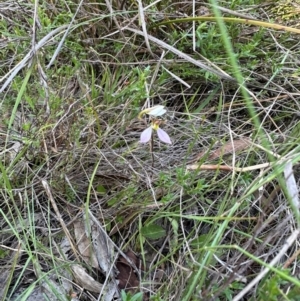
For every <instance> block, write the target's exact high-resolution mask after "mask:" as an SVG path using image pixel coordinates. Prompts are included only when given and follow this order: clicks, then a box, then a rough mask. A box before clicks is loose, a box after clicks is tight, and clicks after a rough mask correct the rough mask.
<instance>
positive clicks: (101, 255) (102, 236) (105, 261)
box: [91, 223, 114, 276]
mask: <svg viewBox="0 0 300 301" xmlns="http://www.w3.org/2000/svg"><path fill="white" fill-rule="evenodd" d="M91 234H92V239H93V246H94V250H95V254H96V258H97V261H98V264H99V266H100V268H101V269H102V270H103V272H104V273H105V275H106V276H108V275H109V274H110V272H111V266H112V264H113V261H114V260H113V256H114V245H113V243H112V241H111V239H110V237H109V236H108V235H107V233H106V232H105V231H104V230H103V229H102V228H100V227H99V226H98V225H96V224H94V223H93V224H92V233H91ZM110 276H112V274H110Z"/></svg>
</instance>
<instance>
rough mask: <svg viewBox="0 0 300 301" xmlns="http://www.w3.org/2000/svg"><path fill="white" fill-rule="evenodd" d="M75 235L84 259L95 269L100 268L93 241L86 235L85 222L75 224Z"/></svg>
mask: <svg viewBox="0 0 300 301" xmlns="http://www.w3.org/2000/svg"><path fill="white" fill-rule="evenodd" d="M74 234H75V238H76V243H77V247H78V250H79V252H80V254H81V256H82V259H83V260H84V261H85V262H86V263H87V264H88V265H91V266H92V267H93V268H99V265H98V261H97V257H96V255H95V252H94V250H93V248H92V244H91V239H90V238H88V237H87V235H86V231H85V225H84V221H82V220H81V221H76V222H74Z"/></svg>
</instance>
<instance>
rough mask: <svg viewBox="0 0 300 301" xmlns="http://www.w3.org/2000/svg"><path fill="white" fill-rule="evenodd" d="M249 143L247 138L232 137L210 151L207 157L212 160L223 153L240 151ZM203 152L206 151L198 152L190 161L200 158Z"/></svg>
mask: <svg viewBox="0 0 300 301" xmlns="http://www.w3.org/2000/svg"><path fill="white" fill-rule="evenodd" d="M250 145H251V140H250V139H248V138H242V139H234V140H233V141H228V142H226V143H225V144H224V145H222V146H221V147H219V148H218V149H216V150H214V151H212V152H211V153H210V154H209V156H208V157H207V159H208V160H213V159H217V158H220V157H222V156H224V155H228V154H232V153H233V152H240V151H243V150H245V149H247V148H248V147H249V146H250ZM205 154H206V151H203V152H201V153H199V154H198V156H197V157H196V158H195V159H194V160H192V162H195V161H198V160H200V159H201V158H202V157H203V156H204V155H205Z"/></svg>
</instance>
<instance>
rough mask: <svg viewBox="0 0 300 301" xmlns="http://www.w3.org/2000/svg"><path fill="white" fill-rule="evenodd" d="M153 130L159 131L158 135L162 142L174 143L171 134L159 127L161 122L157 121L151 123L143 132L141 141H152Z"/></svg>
mask: <svg viewBox="0 0 300 301" xmlns="http://www.w3.org/2000/svg"><path fill="white" fill-rule="evenodd" d="M153 130H155V131H156V132H157V136H158V138H159V139H160V140H161V141H162V142H164V143H167V144H172V142H171V139H170V136H169V135H168V134H167V133H166V132H165V131H164V130H162V129H161V128H160V127H159V122H156V121H154V122H152V123H151V125H150V126H149V127H148V128H146V129H145V130H144V131H143V132H142V134H141V139H140V142H141V143H147V142H148V141H150V139H151V137H152V133H153Z"/></svg>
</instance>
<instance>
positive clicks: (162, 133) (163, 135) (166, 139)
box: [157, 128, 172, 144]
mask: <svg viewBox="0 0 300 301" xmlns="http://www.w3.org/2000/svg"><path fill="white" fill-rule="evenodd" d="M157 135H158V138H159V139H160V140H161V141H162V142H164V143H168V144H172V142H171V139H170V136H169V135H168V134H167V133H166V132H165V131H164V130H162V129H161V128H158V129H157Z"/></svg>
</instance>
